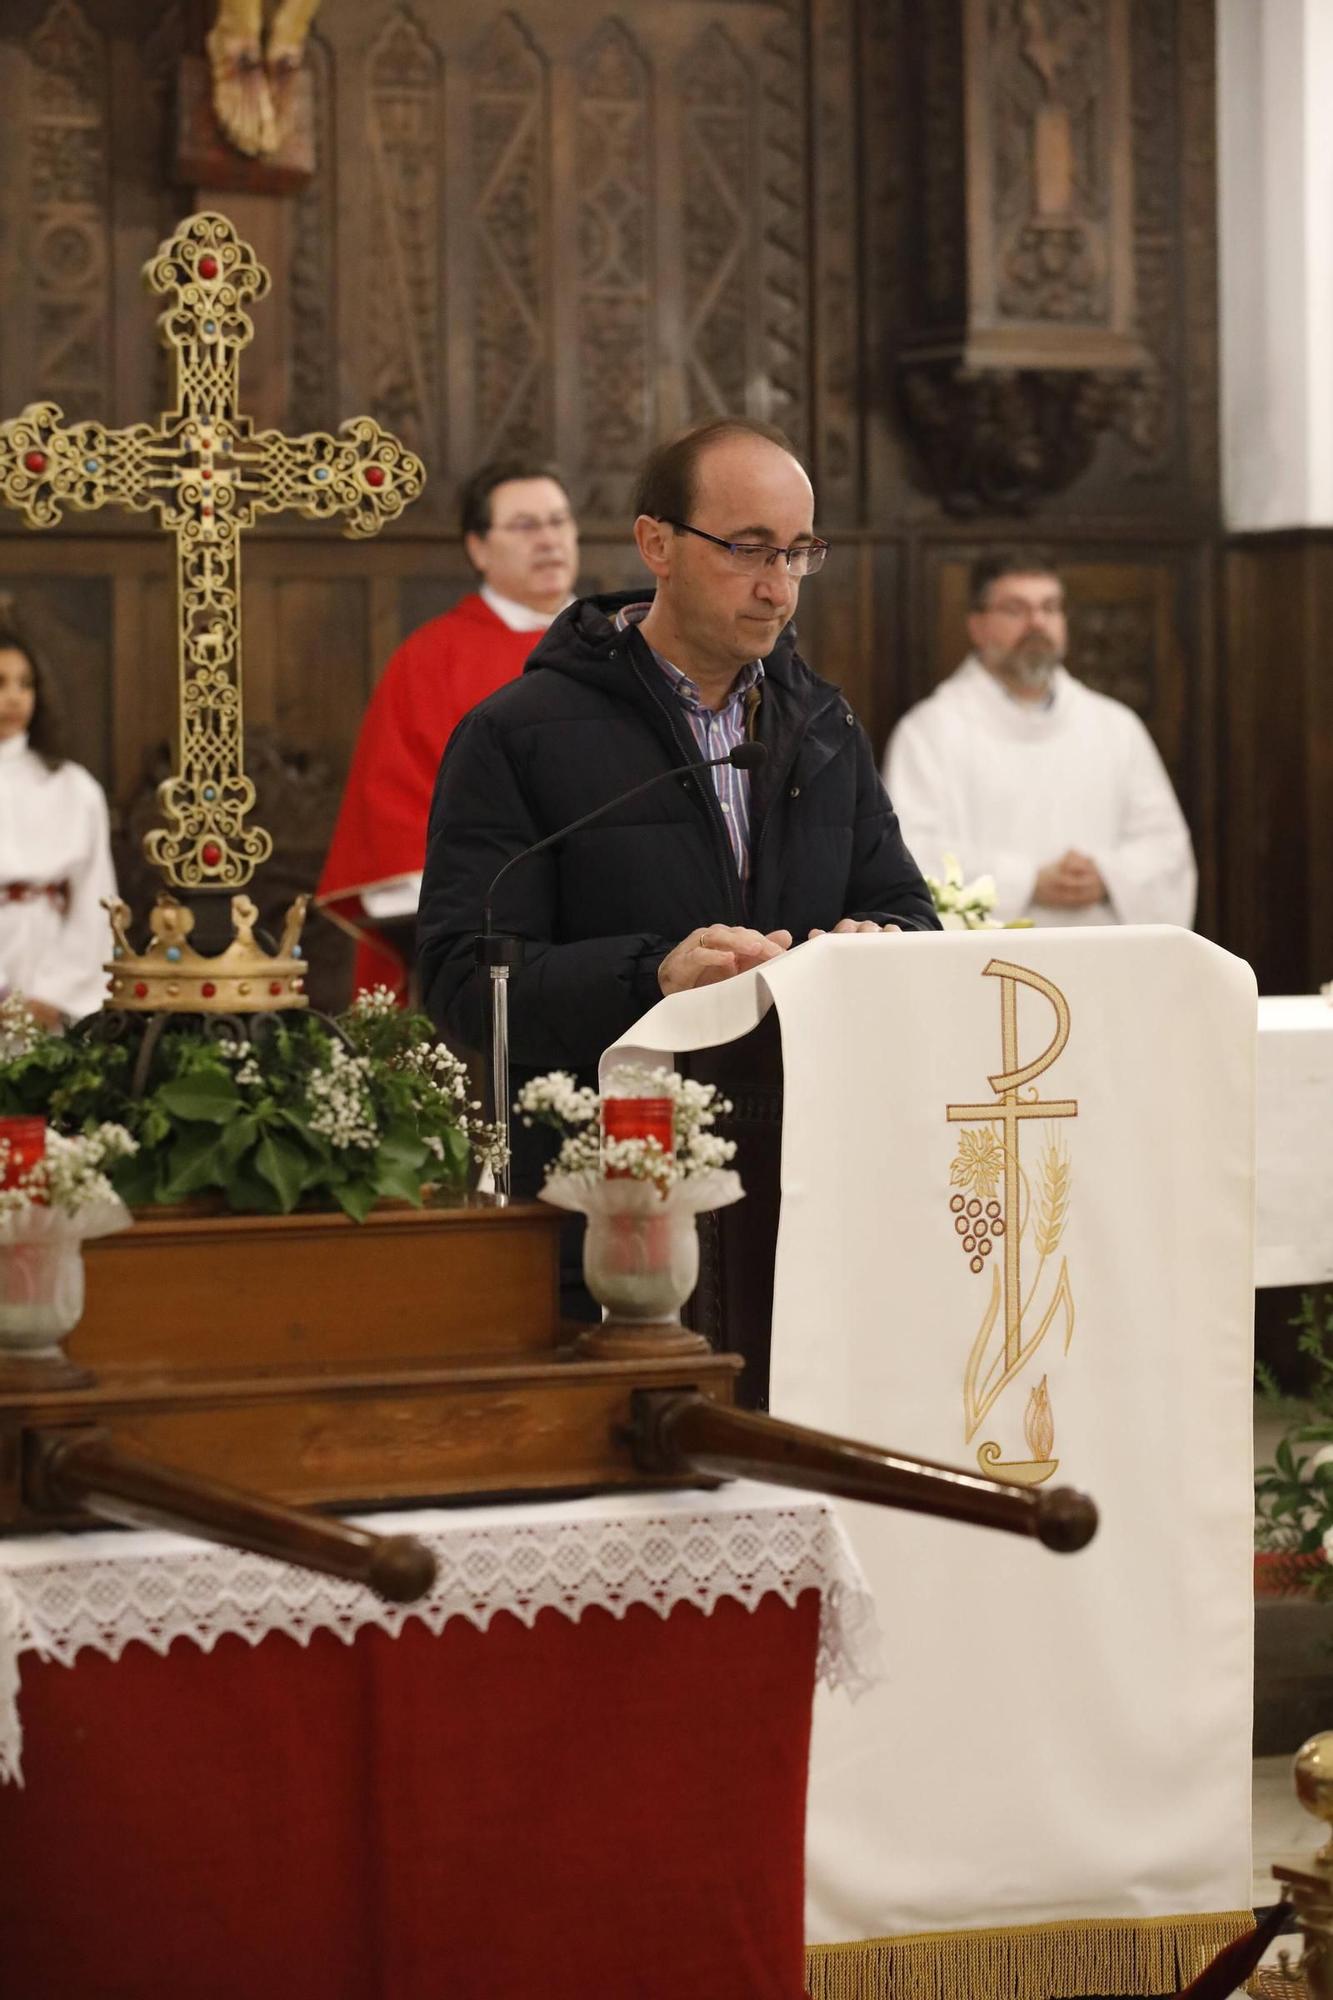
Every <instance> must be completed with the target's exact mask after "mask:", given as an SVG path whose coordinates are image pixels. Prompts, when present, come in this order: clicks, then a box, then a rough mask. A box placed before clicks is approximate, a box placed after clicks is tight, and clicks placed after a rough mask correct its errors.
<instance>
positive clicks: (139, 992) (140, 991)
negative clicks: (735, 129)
mask: <svg viewBox="0 0 1333 2000" xmlns="http://www.w3.org/2000/svg"><path fill="white" fill-rule="evenodd" d="M134 997H135V999H136V1000H146V999H147V998H148V986H147V983H146V982H145V981H144V980H142V979H136V980H135V982H134Z"/></svg>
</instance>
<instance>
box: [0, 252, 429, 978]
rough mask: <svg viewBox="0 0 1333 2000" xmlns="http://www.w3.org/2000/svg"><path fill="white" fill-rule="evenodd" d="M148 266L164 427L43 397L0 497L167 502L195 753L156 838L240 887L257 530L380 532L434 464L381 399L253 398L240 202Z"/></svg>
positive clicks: (264, 841) (60, 502)
mask: <svg viewBox="0 0 1333 2000" xmlns="http://www.w3.org/2000/svg"><path fill="white" fill-rule="evenodd" d="M144 277H145V280H146V282H147V284H148V286H149V287H150V289H151V290H153V291H155V292H158V293H160V294H162V295H163V296H164V297H166V298H167V299H168V300H169V303H168V305H167V308H166V310H165V311H164V312H163V313H162V314H161V315H160V317H159V320H158V325H159V327H160V329H161V333H162V338H163V340H164V342H165V343H166V345H167V346H168V347H170V349H171V351H172V354H173V356H174V373H175V385H174V386H175V401H174V404H173V407H172V408H171V409H169V410H168V411H166V412H165V414H164V415H163V416H162V417H161V419H160V420H159V422H158V424H157V426H156V428H154V426H153V425H151V424H130V425H128V426H127V427H126V428H124V429H122V430H109V429H108V428H107V426H106V425H105V424H101V423H97V422H95V421H92V422H87V423H75V424H66V423H65V422H64V419H63V416H62V413H61V411H60V410H59V409H58V408H57V407H56V405H55V404H54V403H31V404H29V406H28V407H27V409H25V410H24V412H23V414H22V416H19V417H15V418H13V419H12V420H11V421H9V422H8V423H4V424H0V499H3V500H4V501H5V503H6V504H7V505H9V506H11V507H15V508H17V509H18V510H19V511H20V512H21V513H22V514H23V516H24V518H25V520H26V521H27V522H28V524H29V526H31V527H34V528H48V527H51V526H53V525H54V524H55V523H56V522H57V521H58V520H59V519H60V515H61V510H62V508H64V507H73V508H75V509H77V510H79V511H81V512H91V511H93V510H95V509H97V508H99V507H108V506H119V507H129V508H131V509H133V510H134V511H136V512H139V513H150V512H155V513H156V514H157V517H158V521H159V523H160V525H161V526H162V528H163V529H164V530H166V531H167V532H168V533H170V534H172V535H174V537H175V541H176V587H177V625H178V630H179V649H180V650H179V687H180V711H179V737H178V746H177V747H178V758H177V762H178V769H177V771H176V773H175V775H174V776H172V777H169V778H167V779H165V780H164V781H163V783H162V785H161V786H160V787H159V790H158V798H159V801H160V803H161V806H162V810H163V813H164V815H165V817H166V819H167V821H168V825H167V826H166V827H163V828H158V829H156V830H155V831H153V832H152V833H150V834H149V835H148V837H147V839H146V841H145V843H144V848H145V852H146V853H147V855H148V858H149V859H150V860H151V861H153V862H154V863H155V864H156V865H157V866H158V867H159V868H160V869H161V871H162V873H163V874H164V875H165V876H166V878H167V880H168V881H169V882H170V883H172V884H173V885H174V886H175V887H176V888H180V889H239V888H241V887H242V886H243V885H244V884H245V883H247V882H248V881H249V880H250V878H251V877H252V875H253V874H254V871H255V869H256V868H257V867H259V866H260V864H261V863H262V862H264V861H265V860H267V858H268V856H269V854H270V853H271V852H272V848H273V842H272V839H271V838H270V836H269V834H268V833H267V832H265V830H264V829H263V828H262V827H258V826H247V824H246V819H247V816H248V814H249V812H250V809H251V807H252V806H253V804H254V798H255V790H254V786H253V784H252V783H251V781H250V779H249V778H247V777H246V775H245V761H244V744H243V736H242V701H241V693H242V681H241V612H240V604H241V540H240V538H241V532H242V530H243V529H245V528H250V527H253V526H254V524H255V522H256V521H257V520H258V519H259V517H260V516H261V515H263V514H280V513H283V512H285V511H286V510H287V509H288V508H294V509H295V510H296V511H297V512H298V513H300V514H304V515H306V516H307V517H308V518H310V519H314V520H327V519H330V518H332V517H334V516H341V518H342V521H343V527H344V532H345V533H347V534H349V535H373V534H375V533H376V532H377V531H378V530H379V529H380V528H381V527H382V526H383V524H384V523H385V521H387V520H392V519H393V518H394V516H396V515H397V514H400V513H401V512H402V510H403V508H404V507H405V506H407V504H408V503H409V502H410V501H412V500H415V499H416V497H417V495H418V494H419V493H420V492H421V489H422V487H423V485H424V484H425V477H426V475H425V468H424V467H423V465H422V463H421V460H420V459H419V458H417V457H416V456H415V455H414V454H413V453H412V452H410V451H408V450H406V449H405V447H404V446H403V445H401V444H400V443H399V441H398V439H397V438H395V437H393V436H392V435H391V434H390V433H389V432H387V431H384V430H382V429H381V428H380V426H379V425H378V424H377V423H376V422H375V421H374V419H373V418H371V417H356V418H353V419H352V421H351V422H349V423H346V424H344V425H343V426H342V430H341V433H340V434H339V436H338V437H336V438H335V437H332V436H330V435H328V434H327V433H325V432H311V433H309V434H308V435H306V436H304V437H287V436H285V435H284V434H283V433H282V432H281V431H256V430H255V428H254V426H253V423H252V420H251V419H250V418H249V417H247V416H245V415H243V414H242V412H241V409H240V381H239V375H240V356H241V350H242V349H243V348H244V347H246V346H247V345H248V344H249V342H250V340H251V339H252V337H253V334H254V328H253V326H252V325H251V322H250V320H249V318H248V317H247V315H246V313H245V310H244V308H245V307H246V306H247V305H248V304H249V303H250V301H251V300H252V299H259V298H262V297H263V296H264V294H265V293H266V292H267V290H268V288H269V275H268V272H267V271H266V270H265V269H264V267H263V266H262V265H261V264H260V263H259V262H258V260H257V258H256V257H255V254H254V251H253V250H252V249H251V248H250V246H249V245H248V244H246V243H242V242H241V241H240V240H239V238H238V237H237V235H236V231H235V230H234V229H233V228H232V225H231V223H230V222H228V220H227V219H226V217H225V216H222V215H214V214H207V213H205V214H200V215H192V216H190V217H189V218H188V219H187V220H186V221H185V222H183V223H182V224H181V225H180V227H179V229H178V230H177V231H176V234H175V235H174V236H173V237H171V238H170V240H169V241H168V242H166V243H164V244H163V245H162V247H161V248H160V250H159V251H158V253H157V255H156V257H153V258H150V259H149V261H148V263H147V264H146V265H145V266H144ZM169 949H173V947H164V950H169ZM174 949H175V953H176V958H177V959H179V957H180V948H179V946H177V947H174ZM165 969H166V968H165V967H163V968H162V970H164V971H165ZM141 997H143V996H141ZM185 997H186V996H185V995H181V996H180V997H179V999H178V1000H177V1004H181V1003H182V1002H183V1000H184V998H185ZM209 997H210V998H211V997H212V996H211V995H210V996H209ZM222 997H223V996H221V995H219V996H218V999H219V1004H220V1002H221V998H222Z"/></svg>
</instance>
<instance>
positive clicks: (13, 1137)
mask: <svg viewBox="0 0 1333 2000" xmlns="http://www.w3.org/2000/svg"><path fill="white" fill-rule="evenodd" d="M0 1139H3V1140H4V1142H5V1146H6V1148H7V1150H6V1151H5V1153H4V1154H3V1155H0V1188H12V1187H17V1186H18V1184H19V1182H20V1181H21V1180H22V1179H23V1177H24V1175H25V1174H29V1173H31V1172H32V1169H33V1168H34V1167H39V1166H40V1165H41V1163H42V1161H43V1160H44V1159H45V1158H46V1120H45V1119H44V1118H0Z"/></svg>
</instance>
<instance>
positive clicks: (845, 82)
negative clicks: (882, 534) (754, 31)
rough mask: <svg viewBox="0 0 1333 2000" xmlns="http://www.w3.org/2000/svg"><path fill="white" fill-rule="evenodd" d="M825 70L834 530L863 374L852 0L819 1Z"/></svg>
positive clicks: (844, 510)
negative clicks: (855, 222) (856, 223)
mask: <svg viewBox="0 0 1333 2000" xmlns="http://www.w3.org/2000/svg"><path fill="white" fill-rule="evenodd" d="M814 22H815V30H816V35H817V38H818V45H819V49H820V65H819V70H818V73H817V76H816V79H815V82H816V92H815V127H814V146H813V149H812V160H813V165H814V177H813V178H814V187H813V195H814V211H813V212H814V218H815V230H814V241H815V260H816V261H815V277H814V287H813V292H812V303H813V305H814V308H815V312H816V315H817V317H816V321H815V327H814V333H815V353H816V356H817V361H818V371H817V375H816V383H815V410H816V415H817V422H816V426H815V434H814V437H813V440H812V442H813V445H814V460H815V475H816V478H817V480H818V483H819V491H820V508H821V512H822V515H823V518H824V519H825V520H826V521H827V522H828V523H829V525H830V526H833V525H835V524H840V523H842V522H850V521H854V520H855V519H856V517H857V512H858V509H859V505H860V498H861V495H860V454H859V443H860V379H859V377H860V369H859V341H858V333H859V329H858V326H857V297H858V292H859V282H860V271H859V268H858V258H857V232H856V231H855V229H853V228H852V227H851V217H852V215H853V214H854V213H855V204H856V200H857V166H856V150H857V149H856V110H855V102H856V97H855V92H856V69H855V61H854V56H853V49H854V43H855V35H854V28H855V10H854V6H853V4H852V0H815V6H814Z"/></svg>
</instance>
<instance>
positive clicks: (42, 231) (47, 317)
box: [27, 0, 111, 417]
mask: <svg viewBox="0 0 1333 2000" xmlns="http://www.w3.org/2000/svg"><path fill="white" fill-rule="evenodd" d="M27 52H28V59H29V62H30V63H31V66H32V69H31V74H32V78H33V94H32V99H31V102H30V104H29V106H28V144H29V161H30V166H29V175H30V178H29V186H28V226H29V230H30V236H29V244H30V248H29V270H28V275H29V282H30V284H31V286H32V289H33V297H34V310H35V317H36V327H35V333H36V342H35V352H34V357H33V369H34V394H35V393H36V391H37V388H38V386H40V390H41V393H42V394H43V395H44V396H49V397H50V398H51V399H52V400H53V401H55V402H58V403H59V404H60V405H61V407H62V408H63V409H64V411H65V414H66V416H69V417H87V416H92V415H94V414H96V415H99V416H102V417H106V416H107V415H109V414H110V409H111V379H110V370H109V367H108V357H109V354H110V347H111V324H110V321H111V259H110V229H109V221H110V188H109V169H108V153H107V147H108V132H107V60H106V49H105V45H104V43H103V40H102V37H101V36H100V35H99V34H98V33H97V32H96V31H95V30H94V28H93V27H92V26H91V25H90V23H89V20H88V17H87V15H86V14H85V13H84V11H83V9H82V8H81V7H79V6H76V5H75V0H54V5H53V6H51V7H50V8H49V9H48V11H47V13H46V15H45V17H44V19H43V20H42V22H41V24H40V26H39V27H38V28H37V29H36V31H35V32H34V33H33V35H32V36H31V37H30V38H29V41H28V45H27Z"/></svg>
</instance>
